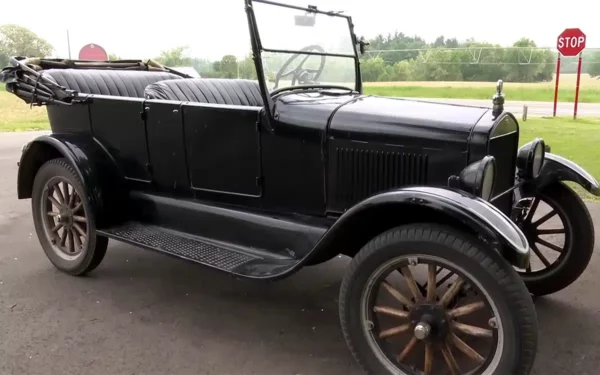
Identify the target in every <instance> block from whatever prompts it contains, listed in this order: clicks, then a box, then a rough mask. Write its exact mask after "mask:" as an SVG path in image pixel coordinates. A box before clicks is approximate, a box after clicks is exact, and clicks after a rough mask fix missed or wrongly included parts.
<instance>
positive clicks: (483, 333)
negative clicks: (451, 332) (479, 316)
mask: <svg viewBox="0 0 600 375" xmlns="http://www.w3.org/2000/svg"><path fill="white" fill-rule="evenodd" d="M452 326H453V328H454V329H456V330H457V331H460V332H462V333H464V334H466V335H469V336H475V337H486V338H490V337H493V334H492V331H491V330H489V329H485V328H480V327H476V326H472V325H468V324H464V323H460V322H453V323H452Z"/></svg>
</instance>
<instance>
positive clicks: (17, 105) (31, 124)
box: [0, 85, 49, 132]
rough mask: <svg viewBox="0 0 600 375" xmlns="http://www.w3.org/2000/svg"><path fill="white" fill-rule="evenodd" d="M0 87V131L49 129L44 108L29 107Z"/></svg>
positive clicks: (2, 86)
mask: <svg viewBox="0 0 600 375" xmlns="http://www.w3.org/2000/svg"><path fill="white" fill-rule="evenodd" d="M0 87H1V89H0V132H2V131H22V130H42V129H49V125H48V116H47V114H46V108H43V107H42V108H40V107H33V108H30V107H29V105H27V104H25V102H23V101H22V100H21V99H19V98H17V97H16V96H14V95H13V94H10V93H8V92H6V91H5V90H4V85H0Z"/></svg>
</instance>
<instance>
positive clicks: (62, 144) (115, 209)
mask: <svg viewBox="0 0 600 375" xmlns="http://www.w3.org/2000/svg"><path fill="white" fill-rule="evenodd" d="M60 157H64V158H66V159H67V160H68V162H69V163H70V165H71V166H73V168H74V169H75V171H76V173H77V174H78V176H79V178H80V179H81V181H82V182H83V186H84V190H85V195H86V197H87V199H88V201H89V202H90V204H91V206H92V210H93V214H94V215H95V217H96V223H97V226H98V227H102V226H104V225H105V224H107V223H109V222H115V221H116V220H115V219H118V218H120V217H121V214H122V212H123V210H124V203H125V202H126V201H124V199H125V197H126V193H125V189H124V186H125V185H124V183H123V181H124V180H123V178H122V175H121V174H120V173H119V171H118V169H117V166H116V163H115V162H114V160H113V159H112V158H111V157H110V155H109V154H108V152H107V151H106V150H105V149H104V148H103V147H102V145H101V144H100V143H99V142H98V141H97V140H95V139H94V138H92V137H90V136H88V135H79V134H50V135H42V136H39V137H37V138H35V139H34V140H32V141H31V142H29V143H28V144H26V145H25V146H23V149H22V154H21V159H20V161H19V170H18V173H17V196H18V198H19V199H25V198H31V196H32V189H33V181H34V179H35V176H36V174H37V171H38V170H39V168H40V167H41V166H42V165H43V164H44V163H45V162H47V161H48V160H51V159H54V158H60Z"/></svg>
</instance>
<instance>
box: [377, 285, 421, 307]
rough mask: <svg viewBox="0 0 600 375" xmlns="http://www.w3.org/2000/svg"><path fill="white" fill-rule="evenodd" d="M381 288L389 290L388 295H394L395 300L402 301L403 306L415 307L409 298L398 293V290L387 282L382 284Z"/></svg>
mask: <svg viewBox="0 0 600 375" xmlns="http://www.w3.org/2000/svg"><path fill="white" fill-rule="evenodd" d="M381 286H383V287H384V288H385V290H387V291H388V293H389V294H391V295H392V297H394V298H395V299H397V300H398V301H400V303H402V304H403V305H406V306H409V307H410V306H412V305H413V303H412V302H411V301H410V300H409V299H408V298H406V297H404V295H403V294H402V293H400V291H398V290H397V289H396V288H394V287H393V286H392V285H391V284H390V283H388V282H387V281H383V282H382V283H381Z"/></svg>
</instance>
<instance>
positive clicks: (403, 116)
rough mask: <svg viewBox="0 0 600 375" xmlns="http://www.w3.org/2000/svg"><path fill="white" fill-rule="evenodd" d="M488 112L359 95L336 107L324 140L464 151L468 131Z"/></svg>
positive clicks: (472, 107) (463, 107) (483, 109)
mask: <svg viewBox="0 0 600 375" xmlns="http://www.w3.org/2000/svg"><path fill="white" fill-rule="evenodd" d="M489 110H490V109H489V108H485V107H474V106H464V105H456V104H447V103H437V102H431V101H425V100H416V99H401V98H387V97H378V96H360V97H356V98H355V99H354V100H350V101H347V102H346V103H345V104H343V105H341V106H340V107H338V108H337V110H336V111H335V113H334V115H333V117H332V118H331V123H330V126H329V131H328V137H329V138H330V139H338V140H339V139H348V140H352V141H360V142H378V143H385V144H391V145H398V146H407V145H408V146H410V147H423V148H435V149H445V150H450V149H454V150H463V151H464V150H465V149H466V148H467V143H468V139H469V136H470V133H471V130H472V129H473V127H474V126H475V124H476V123H477V122H478V121H479V120H480V119H481V117H482V116H483V115H484V114H485V113H486V112H488V111H489Z"/></svg>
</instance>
